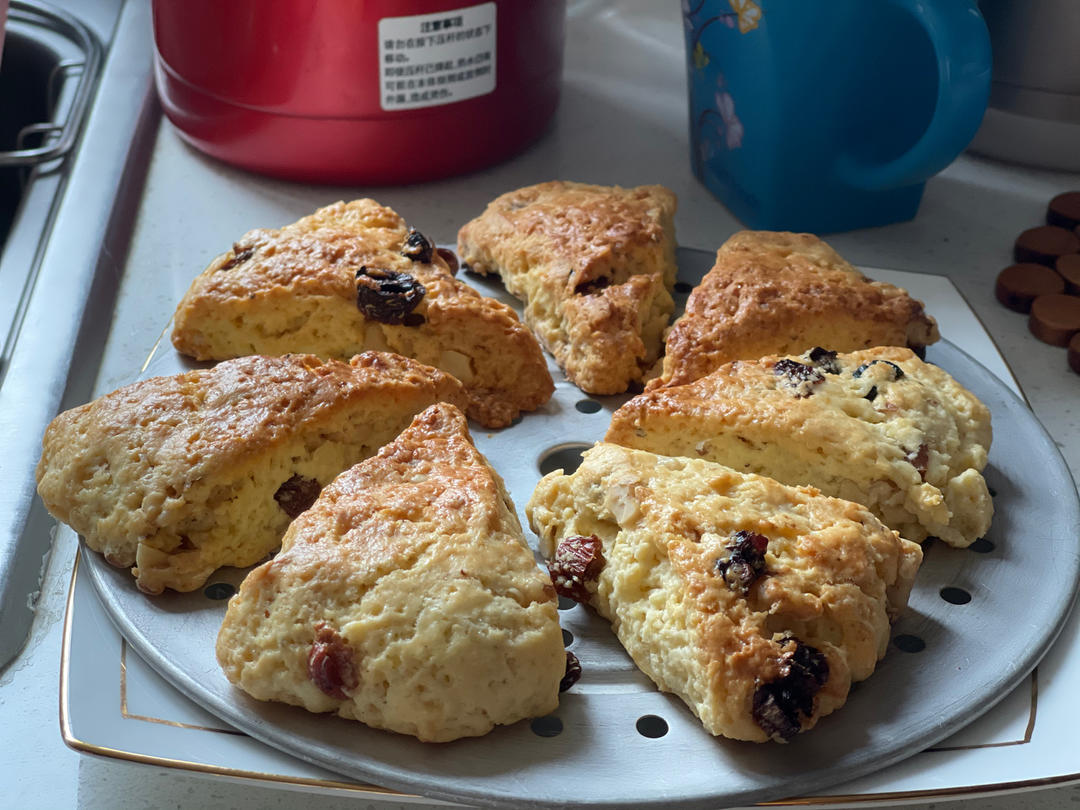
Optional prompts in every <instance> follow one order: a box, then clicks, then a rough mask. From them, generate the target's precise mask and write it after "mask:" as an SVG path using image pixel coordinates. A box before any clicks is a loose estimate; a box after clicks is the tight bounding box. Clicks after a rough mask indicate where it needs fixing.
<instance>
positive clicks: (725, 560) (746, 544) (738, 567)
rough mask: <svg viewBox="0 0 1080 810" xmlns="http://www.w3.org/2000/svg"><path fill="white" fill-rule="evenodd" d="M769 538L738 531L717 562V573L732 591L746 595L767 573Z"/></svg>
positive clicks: (754, 533)
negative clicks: (759, 578) (766, 556)
mask: <svg viewBox="0 0 1080 810" xmlns="http://www.w3.org/2000/svg"><path fill="white" fill-rule="evenodd" d="M768 547H769V538H767V537H766V536H765V535H763V534H758V533H757V532H748V531H745V530H743V531H738V532H735V534H733V535H732V536H731V540H729V541H728V544H727V545H726V546H725V547H724V552H723V553H722V554H721V555H720V557H719V558H718V559H717V560H716V573H718V574H719V575H720V576H721V577H722V578H723V580H724V582H726V583H727V586H728V587H729V588H731V590H733V591H736V592H738V593H741V594H745V593H746V592H747V591H749V590H750V586H751V585H753V584H754V582H755V581H757V578H758V577H760V576H761V575H762V574H763V573H764V572H765V551H766V549H768Z"/></svg>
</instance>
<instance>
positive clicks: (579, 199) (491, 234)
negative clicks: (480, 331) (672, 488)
mask: <svg viewBox="0 0 1080 810" xmlns="http://www.w3.org/2000/svg"><path fill="white" fill-rule="evenodd" d="M675 205H676V202H675V195H674V194H672V192H670V191H669V190H668V189H666V188H664V187H663V186H638V187H636V188H620V187H619V186H595V185H588V184H585V183H572V182H566V181H561V180H556V181H552V182H548V183H540V184H539V185H535V186H528V187H526V188H521V189H518V190H516V191H511V192H508V193H506V194H503V195H502V196H500V197H497V198H496V199H495V200H493V201H492V202H491V203H490V204H489V205H488V206H487V209H486V210H485V211H484V213H483V214H481V215H480V216H479V217H477V218H476V219H474V220H472V221H471V222H469V223H467V224H466V225H465V226H464V227H462V229H461V230H460V231H459V232H458V254H459V255H460V256H461V260H462V262H464V263H465V264H467V265H468V266H469V268H470V269H471V270H472V271H473V272H476V273H480V274H481V275H488V274H491V273H497V274H498V275H499V276H500V277H501V278H502V281H503V284H504V285H505V286H506V289H507V290H509V291H510V292H511V293H512V294H513V295H516V296H517V297H518V298H520V299H521V300H522V301H524V302H525V323H527V324H528V325H529V328H531V329H532V330H533V331H534V332H535V333H536V335H537V336H538V337H539V338H540V340H541V342H542V343H543V344H544V346H545V347H546V348H547V349H548V351H550V352H551V353H552V355H554V357H555V360H556V361H557V362H558V364H559V366H560V367H562V369H563V371H564V372H565V373H566V377H567V379H569V380H570V382H572V383H574V384H575V385H576V386H578V387H579V388H580V389H581V390H583V391H585V392H587V393H590V394H618V393H621V392H623V391H626V390H627V388H628V387H630V386H631V385H632V384H635V383H640V382H642V381H643V380H644V378H645V375H646V373H647V372H649V370H650V369H651V368H652V367H653V365H654V364H655V363H656V361H657V359H658V358H659V357H660V354H661V350H662V348H663V345H662V341H663V332H664V329H665V328H667V325H668V321H669V320H670V318H671V313H672V312H673V311H674V307H675V304H674V301H673V299H672V297H671V290H672V288H673V287H674V285H675V274H676V271H677V268H676V265H675V225H674V216H675Z"/></svg>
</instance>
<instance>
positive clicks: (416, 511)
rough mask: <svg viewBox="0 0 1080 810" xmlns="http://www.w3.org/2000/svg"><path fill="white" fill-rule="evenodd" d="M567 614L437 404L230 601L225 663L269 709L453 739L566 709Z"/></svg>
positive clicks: (455, 414) (459, 426)
mask: <svg viewBox="0 0 1080 810" xmlns="http://www.w3.org/2000/svg"><path fill="white" fill-rule="evenodd" d="M557 604H558V602H557V599H556V596H555V589H554V588H553V587H552V584H551V579H550V578H549V577H548V575H547V574H546V573H545V572H543V571H542V570H541V569H540V568H538V567H537V565H536V561H535V559H534V557H533V554H532V552H531V551H530V550H529V548H528V546H527V545H526V543H525V540H524V537H523V535H522V531H521V525H520V523H519V522H518V519H517V516H516V513H515V511H514V506H513V504H512V503H511V501H510V497H509V495H508V494H507V492H506V490H505V488H504V486H503V482H502V479H501V478H500V477H499V476H498V474H496V473H495V471H494V470H493V469H492V468H491V467H490V466H489V465H488V463H487V461H486V460H485V459H484V457H483V456H482V455H481V454H480V453H479V452H478V451H477V450H476V448H475V447H474V446H473V444H472V440H471V438H470V437H469V433H468V430H467V426H466V424H465V419H464V418H463V417H462V415H461V413H460V412H459V411H457V410H456V409H455V408H453V407H452V406H449V405H437V406H434V407H432V408H429V409H428V410H426V411H425V412H424V413H422V414H421V415H419V416H418V417H417V418H416V419H415V420H414V422H413V424H412V425H411V426H410V427H409V428H408V429H407V430H405V431H404V432H403V433H402V434H401V435H400V436H399V437H398V438H397V439H396V440H395V441H394V442H392V443H391V444H389V445H387V446H386V447H384V448H383V449H382V450H381V451H380V452H379V453H378V455H376V456H375V457H374V458H371V459H369V460H367V461H365V462H362V463H361V464H358V465H356V466H355V467H353V468H351V469H350V470H347V471H346V472H344V473H342V474H341V475H340V476H339V477H338V478H337V479H336V480H335V481H334V482H333V483H332V484H331V485H330V486H328V487H327V488H326V489H324V490H323V492H322V494H321V495H320V496H319V499H318V500H317V501H316V502H315V504H314V505H313V506H312V507H311V508H310V509H309V510H308V511H307V512H305V513H304V514H302V515H301V516H300V517H298V518H297V519H296V520H295V521H293V523H292V525H291V526H290V527H289V531H288V532H287V533H286V535H285V539H284V540H283V542H282V549H281V552H280V553H279V554H278V555H277V556H276V557H275V558H274V559H273V560H272V561H271V562H268V563H266V564H264V565H262V566H260V567H258V568H256V569H254V570H253V571H252V572H251V573H250V574H248V576H247V578H246V579H245V580H244V582H243V584H242V585H241V586H240V590H239V592H238V593H237V594H236V596H234V597H233V598H232V599H231V600H230V602H229V608H228V612H227V614H226V616H225V621H224V623H223V624H222V627H221V632H220V634H219V635H218V642H217V656H218V661H219V662H220V663H221V666H222V667H223V669H224V671H225V674H226V676H227V677H228V678H229V680H230V681H231V682H232V683H234V684H236V685H237V686H239V687H240V688H242V689H243V690H244V691H245V692H247V693H248V694H250V695H252V696H253V697H255V698H258V699H259V700H273V701H281V702H285V703H290V704H293V705H298V706H303V707H304V708H305V709H307V710H308V711H312V712H336V713H337V714H338V715H340V716H342V717H346V718H351V719H354V720H359V721H361V722H363V723H365V724H367V725H369V726H373V727H375V728H381V729H389V730H391V731H396V732H399V733H402V734H411V735H414V736H416V737H418V738H419V739H421V740H424V741H426V742H444V741H448V740H453V739H457V738H459V737H467V736H476V735H480V734H485V733H487V732H488V731H490V730H491V729H492V728H493V727H494V726H496V725H504V724H509V723H514V722H517V721H518V720H521V719H523V718H527V717H535V716H538V715H544V714H547V713H549V712H551V711H553V710H554V709H555V708H556V707H557V705H558V702H559V698H558V695H559V682H560V680H561V679H562V676H563V674H564V672H565V670H566V654H565V651H564V648H563V640H562V632H561V630H560V629H559V620H558V611H557ZM328 638H329V639H336V641H335V642H334V643H335V645H336V651H332V653H331V654H332V655H333V656H334V657H333V659H332V663H331V666H330V667H329V668H328V667H327V666H326V665H325V663H324V664H323V665H322V666H320V665H319V663H320V662H319V661H317V660H315V656H316V655H317V654H318V653H317V652H313V647H315V646H316V645H317V644H318V642H319V640H320V639H328ZM343 672H345V673H347V677H340V675H341V674H342V673H343Z"/></svg>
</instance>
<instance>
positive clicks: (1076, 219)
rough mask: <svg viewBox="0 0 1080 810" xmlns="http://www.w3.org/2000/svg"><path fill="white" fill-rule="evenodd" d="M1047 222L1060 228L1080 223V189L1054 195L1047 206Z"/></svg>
mask: <svg viewBox="0 0 1080 810" xmlns="http://www.w3.org/2000/svg"><path fill="white" fill-rule="evenodd" d="M1046 224H1047V225H1057V226H1058V227H1060V228H1075V227H1076V226H1077V225H1080V191H1066V192H1065V193H1064V194H1058V195H1057V196H1056V197H1054V199H1052V200H1051V201H1050V204H1049V205H1048V206H1046Z"/></svg>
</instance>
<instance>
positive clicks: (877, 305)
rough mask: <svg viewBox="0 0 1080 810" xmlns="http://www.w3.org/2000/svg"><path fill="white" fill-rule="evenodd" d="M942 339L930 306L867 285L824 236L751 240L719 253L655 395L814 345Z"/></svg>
mask: <svg viewBox="0 0 1080 810" xmlns="http://www.w3.org/2000/svg"><path fill="white" fill-rule="evenodd" d="M938 337H939V335H938V330H937V324H936V323H935V321H934V319H933V318H931V317H930V316H928V315H927V314H926V313H925V312H923V305H922V302H920V301H916V300H915V299H914V298H912V297H911V296H909V295H908V294H907V292H906V291H905V290H902V289H900V288H899V287H895V286H893V285H892V284H888V283H886V282H883V281H871V280H870V279H868V278H866V276H864V275H863V274H862V273H861V272H859V271H858V270H856V269H855V268H854V267H852V266H851V265H850V264H848V263H847V262H846V261H844V260H843V259H842V258H841V257H840V255H839V254H838V253H837V252H836V251H835V250H833V249H832V248H831V247H829V246H828V245H827V244H825V242H823V241H821V240H820V239H818V238H817V237H816V236H813V235H811V234H808V233H783V232H772V231H742V232H740V233H737V234H735V235H734V236H732V237H731V238H730V239H728V241H727V242H725V243H724V245H723V246H722V247H721V248H720V250H718V251H717V253H716V264H715V265H714V266H713V268H712V269H711V270H710V271H709V272H708V273H706V274H705V277H704V278H703V279H702V280H701V283H700V284H699V285H698V286H697V287H696V288H694V291H693V292H691V293H690V297H689V298H688V299H687V302H686V312H685V314H684V315H682V316H680V317H679V318H678V320H676V321H675V323H674V324H673V325H672V327H671V329H670V330H668V334H667V337H666V344H667V348H666V353H665V355H664V369H663V374H662V376H661V377H660V378H658V379H655V380H652V381H651V382H650V387H654V388H655V387H658V386H662V385H682V384H684V383H688V382H691V381H693V380H696V379H698V378H699V377H704V376H705V375H706V374H708V373H709V372H710V371H713V370H714V369H716V368H718V367H719V366H721V365H723V364H724V363H727V362H730V361H732V360H753V359H756V358H758V357H764V356H765V355H769V354H798V353H800V352H804V351H806V350H807V349H809V348H811V347H813V346H827V347H829V348H830V349H832V350H833V351H840V352H850V351H855V350H856V349H869V348H872V347H874V346H907V347H909V348H912V349H915V350H916V351H921V350H922V348H923V347H925V346H928V345H929V344H931V343H933V342H934V341H936V340H937V339H938Z"/></svg>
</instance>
